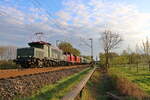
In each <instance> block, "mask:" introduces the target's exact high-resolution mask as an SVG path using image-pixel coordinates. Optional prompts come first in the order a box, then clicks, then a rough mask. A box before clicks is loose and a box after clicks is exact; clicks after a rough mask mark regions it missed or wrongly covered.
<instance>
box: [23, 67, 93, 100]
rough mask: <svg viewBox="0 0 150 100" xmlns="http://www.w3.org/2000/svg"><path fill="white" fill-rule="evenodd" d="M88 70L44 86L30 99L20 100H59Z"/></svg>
mask: <svg viewBox="0 0 150 100" xmlns="http://www.w3.org/2000/svg"><path fill="white" fill-rule="evenodd" d="M90 70H91V68H87V69H85V70H83V71H82V72H80V73H76V74H74V75H71V76H69V77H67V78H65V79H63V80H60V81H58V82H57V83H56V84H50V85H47V86H44V87H43V88H42V89H40V90H39V91H38V92H37V93H35V94H33V95H32V96H31V97H28V98H25V99H21V100H60V98H62V97H63V96H64V95H65V94H66V93H67V92H68V91H69V90H71V89H72V88H73V86H74V85H75V84H77V83H78V82H80V80H81V79H82V78H83V77H84V76H85V75H86V74H87V73H88V72H89V71H90Z"/></svg>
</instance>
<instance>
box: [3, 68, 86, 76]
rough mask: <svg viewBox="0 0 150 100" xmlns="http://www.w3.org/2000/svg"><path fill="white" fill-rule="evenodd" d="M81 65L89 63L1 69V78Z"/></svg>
mask: <svg viewBox="0 0 150 100" xmlns="http://www.w3.org/2000/svg"><path fill="white" fill-rule="evenodd" d="M79 67H87V65H74V66H63V67H62V66H61V67H60V66H59V67H46V68H30V69H8V70H0V79H5V78H13V77H17V76H24V75H31V74H38V73H44V72H51V71H58V70H64V69H72V68H79Z"/></svg>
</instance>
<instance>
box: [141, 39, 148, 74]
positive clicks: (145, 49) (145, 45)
mask: <svg viewBox="0 0 150 100" xmlns="http://www.w3.org/2000/svg"><path fill="white" fill-rule="evenodd" d="M142 48H143V52H144V55H145V58H146V62H147V63H148V64H149V71H150V41H149V40H148V38H146V41H145V42H144V41H142Z"/></svg>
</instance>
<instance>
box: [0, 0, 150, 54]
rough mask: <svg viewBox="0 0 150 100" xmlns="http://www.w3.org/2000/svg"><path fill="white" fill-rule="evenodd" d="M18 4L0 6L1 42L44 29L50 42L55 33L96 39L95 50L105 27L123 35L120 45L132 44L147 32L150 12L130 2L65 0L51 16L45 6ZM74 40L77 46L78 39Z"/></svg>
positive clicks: (56, 34) (23, 36)
mask: <svg viewBox="0 0 150 100" xmlns="http://www.w3.org/2000/svg"><path fill="white" fill-rule="evenodd" d="M7 2H9V0H7ZM19 8H22V7H15V6H2V5H1V7H0V27H1V30H0V35H1V36H2V37H1V38H0V41H2V42H3V43H4V42H5V43H12V41H14V43H15V42H16V44H17V45H22V44H23V43H24V44H25V42H26V41H24V40H25V37H26V38H27V39H29V38H28V37H30V36H31V35H33V33H35V32H44V33H46V34H47V35H48V37H49V38H48V39H49V40H53V41H52V42H54V41H55V40H57V37H59V39H65V38H66V37H67V38H68V39H69V38H70V41H79V40H80V37H82V38H85V39H86V40H88V38H91V37H92V38H94V41H95V42H94V43H95V44H94V45H95V47H96V48H95V52H96V54H98V52H99V51H102V48H101V46H100V44H99V38H100V33H102V32H103V31H104V30H105V29H111V30H112V31H114V32H119V33H120V34H121V36H122V37H123V38H124V43H123V45H122V47H121V48H122V49H125V48H126V47H127V46H128V44H130V45H131V42H130V41H132V45H131V47H134V45H135V44H136V43H137V42H139V41H141V40H142V39H144V38H145V37H146V36H148V33H149V32H150V28H149V27H150V23H149V21H150V13H148V12H140V11H139V10H138V8H137V6H136V5H133V4H132V5H131V4H127V3H120V2H110V1H106V2H102V1H100V0H64V1H63V7H62V8H61V9H60V10H59V11H56V12H55V15H54V17H53V18H51V17H50V16H49V15H48V14H47V13H46V9H44V8H36V7H32V6H29V7H25V9H26V10H22V9H19ZM6 9H7V11H6ZM12 37H13V38H12ZM2 38H3V39H2ZM54 38H55V39H54ZM8 41H10V42H8ZM23 41H24V42H23ZM2 42H1V44H3V43H2ZM21 42H22V44H21ZM73 43H74V44H75V45H76V47H78V44H79V43H77V42H73ZM81 49H82V48H81ZM87 49H89V48H88V47H87ZM96 54H95V55H96Z"/></svg>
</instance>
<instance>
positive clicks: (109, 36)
mask: <svg viewBox="0 0 150 100" xmlns="http://www.w3.org/2000/svg"><path fill="white" fill-rule="evenodd" d="M121 41H122V38H121V36H120V34H118V33H113V32H112V31H111V30H105V31H104V32H103V33H102V34H101V42H102V46H103V49H104V52H105V60H106V61H105V68H106V69H107V68H109V53H110V52H111V50H113V49H116V48H118V45H119V43H120V42H121Z"/></svg>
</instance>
